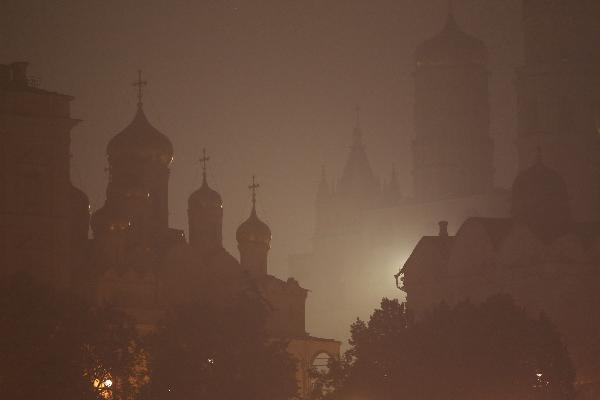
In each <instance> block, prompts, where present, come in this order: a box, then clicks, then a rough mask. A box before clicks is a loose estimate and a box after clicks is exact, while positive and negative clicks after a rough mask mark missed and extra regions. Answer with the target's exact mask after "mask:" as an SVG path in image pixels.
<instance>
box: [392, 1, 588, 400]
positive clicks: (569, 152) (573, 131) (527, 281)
mask: <svg viewBox="0 0 600 400" xmlns="http://www.w3.org/2000/svg"><path fill="white" fill-rule="evenodd" d="M599 17H600V4H597V2H591V1H583V0H581V1H559V0H524V1H523V21H524V30H525V65H524V66H523V67H521V68H519V69H518V70H517V79H516V88H517V98H518V140H517V149H518V153H519V167H520V170H521V172H520V173H519V175H518V176H517V177H516V179H515V180H514V183H513V186H512V191H511V201H510V215H509V216H508V217H505V218H497V217H496V218H494V217H495V216H493V215H491V214H482V215H485V217H474V218H469V219H467V220H466V221H465V222H464V223H462V224H460V227H459V229H458V231H457V233H456V235H454V236H452V235H449V234H448V223H447V222H446V221H443V222H441V223H440V230H439V234H438V235H437V236H424V237H422V238H421V240H420V241H419V243H418V244H417V246H416V247H415V248H414V250H413V251H412V254H411V255H410V257H409V259H408V260H407V262H406V263H405V264H404V266H403V267H402V269H401V270H400V272H399V273H398V274H397V275H396V279H397V283H398V286H399V287H400V288H401V289H402V290H403V291H405V292H406V294H407V302H408V306H409V308H411V309H412V310H413V311H414V312H415V313H416V315H417V317H418V316H419V315H421V314H422V313H423V312H425V311H426V310H428V309H430V308H431V307H432V306H433V305H435V304H439V303H440V302H442V301H444V302H447V303H449V304H455V303H456V302H458V301H460V300H464V299H470V300H471V301H476V302H477V301H481V300H483V299H485V298H487V297H489V296H491V295H493V294H495V293H498V292H501V293H508V294H510V295H512V296H513V297H514V298H515V299H516V301H517V302H518V303H519V304H520V305H522V306H524V307H525V308H526V309H527V310H529V311H530V312H531V313H539V312H544V313H546V314H547V315H548V316H549V317H550V319H551V320H552V321H553V322H554V323H555V324H556V325H557V327H558V329H559V331H560V333H561V334H562V335H563V337H564V338H565V341H566V344H567V347H568V350H569V353H570V354H571V356H572V357H573V360H574V362H575V366H576V369H577V384H578V388H579V389H580V396H581V397H580V398H585V399H587V398H590V399H595V398H598V395H599V393H600V390H599V389H600V378H599V377H600V363H599V358H598V356H597V354H598V353H597V351H600V317H599V315H600V314H598V310H597V305H598V304H600V297H599V294H598V293H600V292H599V290H598V289H599V288H600V268H599V266H600V218H599V216H598V209H599V207H600V202H599V198H598V193H599V192H598V186H599V184H600V180H599V176H598V173H599V172H600V168H599V163H600V136H599V135H598V126H597V122H598V117H597V116H598V114H597V112H598V95H599V93H598V90H599V88H600V85H598V83H599V82H598V77H599V75H598V62H599V61H600V60H599V57H600V53H599V52H598V50H597V48H596V46H595V45H594V43H597V40H598V38H599V35H600V26H599V25H598V22H597V21H598V18H599ZM595 352H596V353H595Z"/></svg>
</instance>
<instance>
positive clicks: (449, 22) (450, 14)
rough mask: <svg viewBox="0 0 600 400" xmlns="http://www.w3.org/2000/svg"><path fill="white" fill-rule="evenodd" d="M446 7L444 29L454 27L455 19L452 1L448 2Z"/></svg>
mask: <svg viewBox="0 0 600 400" xmlns="http://www.w3.org/2000/svg"><path fill="white" fill-rule="evenodd" d="M447 7H448V9H447V14H446V28H450V27H454V26H456V18H455V17H454V0H448V6H447Z"/></svg>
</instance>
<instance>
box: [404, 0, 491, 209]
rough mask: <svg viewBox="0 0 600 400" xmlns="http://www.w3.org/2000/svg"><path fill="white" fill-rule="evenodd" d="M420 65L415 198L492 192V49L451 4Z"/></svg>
mask: <svg viewBox="0 0 600 400" xmlns="http://www.w3.org/2000/svg"><path fill="white" fill-rule="evenodd" d="M415 63H416V70H415V72H414V79H415V115H414V118H415V139H414V141H413V143H412V153H413V182H414V195H415V198H416V199H417V200H440V199H444V198H448V197H460V196H469V195H474V194H483V193H488V192H490V191H491V189H492V186H493V173H494V170H493V149H494V145H493V142H492V139H491V138H490V136H489V124H490V106H489V90H488V81H489V73H488V70H487V49H486V47H485V45H484V44H483V42H482V41H481V40H479V39H477V38H475V37H473V36H471V35H469V34H467V33H465V32H464V31H463V30H462V29H461V28H460V27H459V26H458V24H457V22H456V20H455V16H454V10H453V7H452V3H449V6H448V14H447V17H446V24H445V26H444V28H443V29H442V31H441V32H439V33H438V34H436V35H435V36H433V37H432V38H430V39H429V40H427V41H425V42H424V43H422V44H421V45H420V46H419V47H418V48H417V50H416V52H415Z"/></svg>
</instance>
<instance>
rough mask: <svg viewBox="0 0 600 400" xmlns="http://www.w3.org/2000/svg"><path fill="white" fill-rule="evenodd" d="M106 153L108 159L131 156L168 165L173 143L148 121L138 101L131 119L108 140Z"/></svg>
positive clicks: (171, 155)
mask: <svg viewBox="0 0 600 400" xmlns="http://www.w3.org/2000/svg"><path fill="white" fill-rule="evenodd" d="M106 153H107V155H108V158H109V161H110V160H115V159H132V158H133V159H142V160H151V161H158V162H160V163H162V164H164V165H169V164H170V163H171V161H172V159H173V144H172V143H171V141H170V140H169V138H167V137H166V136H165V135H163V134H162V133H161V132H159V131H158V129H156V128H155V127H153V126H152V125H151V124H150V122H148V119H147V118H146V115H145V114H144V111H143V109H142V107H141V103H140V104H138V110H137V112H136V114H135V117H134V119H133V121H131V123H130V124H129V125H128V126H127V127H126V128H125V129H123V130H122V131H121V132H120V133H118V134H117V135H116V136H114V137H113V138H112V139H111V140H110V142H108V147H107V148H106Z"/></svg>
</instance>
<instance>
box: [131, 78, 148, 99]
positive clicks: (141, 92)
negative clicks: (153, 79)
mask: <svg viewBox="0 0 600 400" xmlns="http://www.w3.org/2000/svg"><path fill="white" fill-rule="evenodd" d="M147 84H148V82H147V81H144V80H142V70H141V69H138V79H137V81H135V82H133V84H132V85H133V86H134V87H137V98H138V103H137V106H138V108H142V105H143V102H142V99H143V97H144V86H146V85H147Z"/></svg>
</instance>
